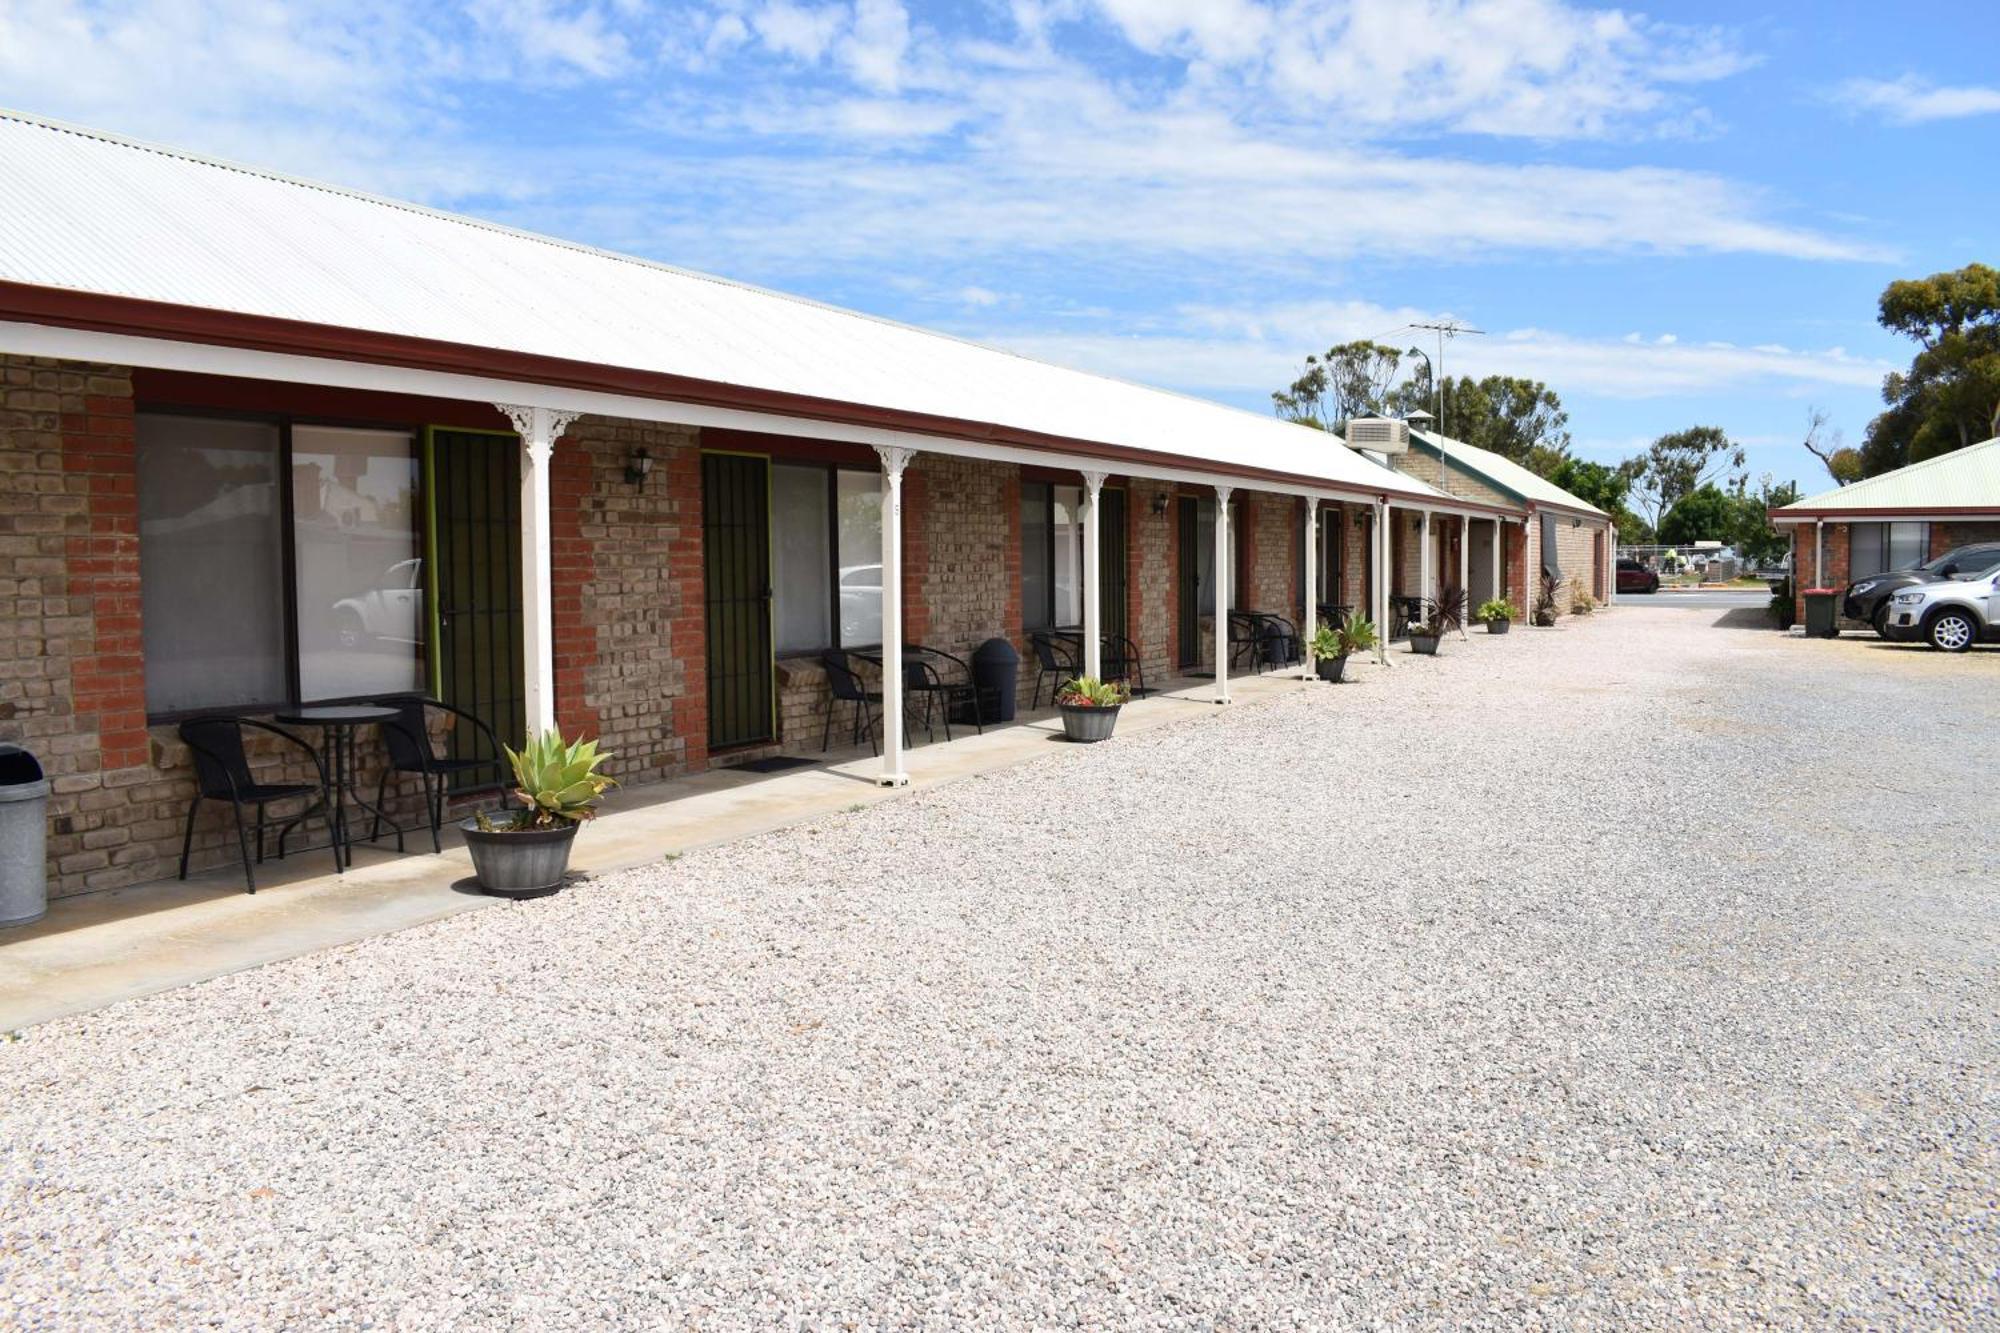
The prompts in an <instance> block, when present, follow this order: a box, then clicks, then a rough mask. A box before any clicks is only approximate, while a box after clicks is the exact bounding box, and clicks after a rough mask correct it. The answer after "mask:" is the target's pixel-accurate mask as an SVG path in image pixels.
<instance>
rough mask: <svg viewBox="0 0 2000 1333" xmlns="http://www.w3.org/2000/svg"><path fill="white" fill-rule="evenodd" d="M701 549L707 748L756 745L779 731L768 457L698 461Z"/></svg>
mask: <svg viewBox="0 0 2000 1333" xmlns="http://www.w3.org/2000/svg"><path fill="white" fill-rule="evenodd" d="M701 544H702V587H703V594H704V596H703V601H704V608H705V612H706V616H707V626H708V635H707V638H708V748H709V749H710V750H711V751H714V750H723V749H727V748H729V747H731V746H740V745H756V744H761V743H764V742H767V741H770V740H773V739H775V737H776V734H777V717H776V708H775V705H776V702H777V688H776V680H775V673H774V671H773V667H772V661H773V659H772V656H771V634H772V630H771V462H770V460H769V459H767V458H763V457H759V456H755V455H751V454H721V453H704V454H703V455H702V456H701Z"/></svg>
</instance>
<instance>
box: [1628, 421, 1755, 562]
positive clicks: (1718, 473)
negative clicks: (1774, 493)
mask: <svg viewBox="0 0 2000 1333" xmlns="http://www.w3.org/2000/svg"><path fill="white" fill-rule="evenodd" d="M1632 462H1633V464H1634V465H1635V467H1636V471H1635V475H1634V477H1633V485H1632V494H1633V497H1634V498H1635V499H1636V500H1637V501H1638V503H1639V506H1640V508H1641V510H1642V511H1643V512H1644V514H1645V516H1646V518H1647V521H1648V522H1650V523H1651V524H1652V525H1653V527H1654V528H1656V529H1659V530H1660V531H1661V533H1662V534H1663V535H1662V537H1661V540H1662V541H1668V540H1672V539H1671V538H1668V537H1666V536H1664V533H1665V530H1666V529H1665V516H1666V515H1667V514H1669V513H1671V512H1672V511H1673V509H1674V508H1675V506H1677V505H1679V504H1680V502H1681V501H1682V500H1683V499H1685V498H1686V497H1688V496H1690V495H1692V494H1693V493H1694V492H1695V491H1698V490H1700V489H1701V488H1702V487H1703V486H1705V485H1708V484H1709V483H1711V482H1713V481H1716V480H1717V479H1719V478H1721V477H1724V476H1726V475H1727V474H1728V472H1729V470H1730V469H1732V468H1733V469H1735V470H1736V472H1737V474H1738V476H1737V480H1738V482H1739V483H1740V481H1741V473H1742V468H1743V448H1742V446H1741V445H1739V444H1737V443H1736V442H1735V441H1733V440H1731V439H1730V438H1729V435H1728V433H1727V432H1726V431H1724V430H1723V429H1722V427H1720V426H1690V427H1688V428H1687V429H1686V430H1677V431H1673V432H1671V433H1669V434H1666V435H1662V436H1661V437H1660V438H1659V439H1657V440H1654V441H1653V443H1652V444H1651V445H1650V446H1648V447H1647V449H1646V452H1645V453H1643V454H1641V455H1640V456H1639V457H1638V458H1636V459H1634V460H1632Z"/></svg>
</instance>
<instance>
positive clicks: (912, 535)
mask: <svg viewBox="0 0 2000 1333" xmlns="http://www.w3.org/2000/svg"><path fill="white" fill-rule="evenodd" d="M927 461H928V462H929V464H930V465H931V466H932V467H935V466H937V465H938V463H939V462H940V461H941V456H940V455H935V454H928V455H927V454H921V453H920V454H918V455H917V456H916V457H915V458H914V459H912V460H911V462H910V464H909V466H908V467H906V468H904V469H903V642H904V643H929V642H930V637H931V604H930V599H929V598H927V597H926V596H924V581H925V579H926V578H927V577H929V575H930V572H931V549H930V540H929V532H930V527H931V521H930V503H929V500H930V496H931V494H932V492H933V489H934V488H933V487H932V486H931V485H930V480H929V477H928V476H927V475H926V470H925V464H926V462H927ZM1017 508H1018V506H1017Z"/></svg>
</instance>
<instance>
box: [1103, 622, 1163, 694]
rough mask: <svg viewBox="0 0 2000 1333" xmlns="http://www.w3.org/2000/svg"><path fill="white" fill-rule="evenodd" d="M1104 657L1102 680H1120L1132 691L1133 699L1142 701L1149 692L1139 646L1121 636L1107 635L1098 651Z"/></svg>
mask: <svg viewBox="0 0 2000 1333" xmlns="http://www.w3.org/2000/svg"><path fill="white" fill-rule="evenodd" d="M1100 651H1101V652H1102V653H1103V655H1104V678H1105V679H1106V680H1122V681H1124V682H1125V686H1126V688H1127V689H1129V690H1131V691H1132V697H1133V698H1134V699H1143V698H1145V697H1146V696H1147V695H1148V694H1150V693H1151V691H1150V690H1149V689H1148V688H1147V687H1146V663H1145V659H1143V658H1141V657H1140V656H1139V645H1138V644H1136V643H1134V642H1132V640H1130V639H1128V638H1126V637H1125V636H1124V635H1123V634H1107V635H1105V636H1104V646H1103V648H1102V649H1101V650H1100Z"/></svg>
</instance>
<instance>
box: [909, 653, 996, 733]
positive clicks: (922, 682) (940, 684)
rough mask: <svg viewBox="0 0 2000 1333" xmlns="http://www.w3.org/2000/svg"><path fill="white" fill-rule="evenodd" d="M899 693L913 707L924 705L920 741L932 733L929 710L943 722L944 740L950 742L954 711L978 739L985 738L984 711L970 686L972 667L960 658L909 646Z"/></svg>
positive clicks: (931, 720) (975, 691)
mask: <svg viewBox="0 0 2000 1333" xmlns="http://www.w3.org/2000/svg"><path fill="white" fill-rule="evenodd" d="M903 693H904V696H905V698H906V699H908V700H909V701H910V702H911V703H914V702H915V701H916V700H917V699H922V700H923V701H924V737H925V739H926V740H928V739H930V738H931V737H932V735H933V734H934V732H933V726H932V723H933V710H934V709H935V712H936V714H937V716H938V717H940V718H941V719H942V720H943V722H944V738H945V740H946V741H947V742H949V741H950V740H951V715H952V713H953V711H955V710H956V711H958V712H959V713H960V715H961V717H962V718H963V717H966V716H969V717H971V719H972V725H973V727H974V728H975V729H977V731H978V732H979V734H980V735H982V736H983V735H985V734H986V715H985V710H984V708H983V707H982V706H981V704H980V701H979V687H978V686H977V685H975V684H974V683H973V679H972V667H971V666H970V665H968V664H967V663H966V661H965V660H964V659H963V658H958V657H953V656H952V655H951V654H950V653H947V652H945V651H943V650H942V649H939V648H927V647H925V646H924V645H923V644H920V643H913V644H911V645H910V646H909V647H907V648H905V649H904V650H903Z"/></svg>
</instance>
